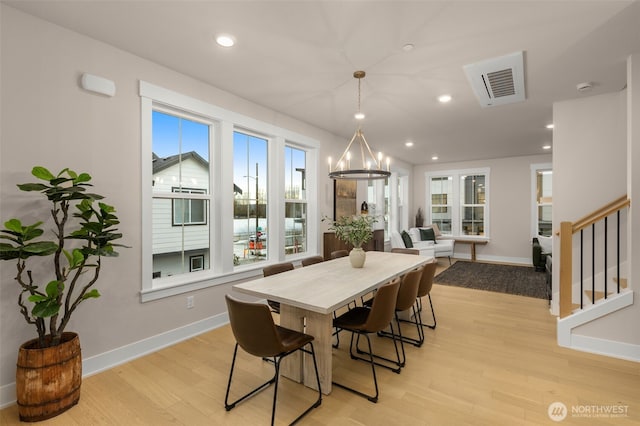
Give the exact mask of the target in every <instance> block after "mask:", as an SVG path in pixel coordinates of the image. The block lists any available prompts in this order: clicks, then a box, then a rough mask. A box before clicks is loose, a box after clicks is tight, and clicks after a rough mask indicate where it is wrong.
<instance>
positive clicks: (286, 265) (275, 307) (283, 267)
mask: <svg viewBox="0 0 640 426" xmlns="http://www.w3.org/2000/svg"><path fill="white" fill-rule="evenodd" d="M293 269H294V267H293V263H291V262H282V263H276V264H275V265H269V266H265V267H264V268H262V275H263V276H265V277H268V276H271V275H275V274H280V273H282V272H287V271H293ZM267 303H268V304H269V306H270V307H271V310H272V311H273V312H275V313H276V314H279V313H280V302H276V301H275V300H267Z"/></svg>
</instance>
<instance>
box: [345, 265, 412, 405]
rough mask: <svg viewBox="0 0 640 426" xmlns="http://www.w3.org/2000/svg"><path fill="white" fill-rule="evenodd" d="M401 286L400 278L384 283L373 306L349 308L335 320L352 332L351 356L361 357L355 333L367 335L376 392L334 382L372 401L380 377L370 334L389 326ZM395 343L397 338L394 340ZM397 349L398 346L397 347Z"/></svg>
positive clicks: (374, 398)
mask: <svg viewBox="0 0 640 426" xmlns="http://www.w3.org/2000/svg"><path fill="white" fill-rule="evenodd" d="M399 288H400V279H399V278H395V279H393V280H392V281H390V282H389V283H387V284H385V285H383V286H382V287H380V288H379V289H378V292H377V293H376V298H375V301H374V302H373V305H372V306H371V308H367V307H364V306H356V307H355V308H353V309H350V310H348V311H347V312H345V313H343V314H342V315H340V316H339V317H338V318H336V319H334V320H333V325H334V326H335V327H338V328H340V329H342V330H345V331H350V332H351V344H350V345H349V354H350V355H351V358H359V357H356V356H355V355H354V353H353V338H354V335H356V334H357V335H358V336H361V335H363V336H365V338H366V339H367V344H368V346H369V352H368V353H369V355H370V356H369V360H368V361H369V363H370V364H371V373H372V375H373V384H374V387H375V394H374V395H368V394H366V393H364V392H361V391H359V390H357V389H354V388H351V387H348V386H346V385H343V384H341V383H338V382H335V381H334V382H333V384H334V385H336V386H338V387H340V388H342V389H345V390H348V391H350V392H353V393H355V394H356V395H359V396H362V397H364V398H367V399H368V400H369V401H371V402H374V403H375V402H378V395H379V391H378V379H377V377H376V364H375V361H374V359H373V355H371V354H372V353H373V351H372V350H371V339H370V338H369V334H371V333H377V332H378V331H382V330H384V328H385V327H387V326H388V325H389V324H390V323H391V320H392V318H393V313H394V310H395V306H396V299H397V297H398V289H399ZM394 344H395V340H394ZM396 350H397V347H396Z"/></svg>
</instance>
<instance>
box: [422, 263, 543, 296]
mask: <svg viewBox="0 0 640 426" xmlns="http://www.w3.org/2000/svg"><path fill="white" fill-rule="evenodd" d="M434 283H436V284H443V285H451V286H456V287H466V288H474V289H478V290H487V291H495V292H500V293H508V294H516V295H519V296H527V297H535V298H538V299H546V298H547V290H546V276H545V274H544V273H542V272H536V271H535V270H534V269H533V267H527V266H513V265H499V264H495V263H480V262H465V261H457V262H456V263H454V264H453V265H451V266H450V267H449V268H447V269H445V270H444V271H442V272H441V273H439V274H438V275H436V277H435V279H434Z"/></svg>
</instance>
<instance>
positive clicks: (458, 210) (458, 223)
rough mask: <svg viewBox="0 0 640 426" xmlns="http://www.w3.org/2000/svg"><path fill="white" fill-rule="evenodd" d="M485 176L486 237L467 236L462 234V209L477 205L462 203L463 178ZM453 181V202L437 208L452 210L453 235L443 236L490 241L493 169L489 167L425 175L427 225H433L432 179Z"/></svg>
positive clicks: (439, 205) (450, 201)
mask: <svg viewBox="0 0 640 426" xmlns="http://www.w3.org/2000/svg"><path fill="white" fill-rule="evenodd" d="M474 175H475V176H479V175H480V176H484V187H485V189H484V192H485V202H484V204H483V205H482V206H483V207H484V219H483V224H484V225H483V226H484V235H467V234H463V233H462V221H463V215H462V209H463V208H464V207H473V206H476V204H463V203H462V198H463V197H462V190H463V189H462V188H461V180H462V177H463V176H474ZM449 177H451V180H452V186H453V187H452V195H451V198H452V200H447V204H446V205H445V204H437V205H435V206H436V207H448V208H450V209H451V233H450V234H447V233H445V232H442V231H441V232H442V234H443V235H447V236H450V237H453V238H465V239H470V240H489V239H490V238H491V228H490V224H491V220H490V219H491V208H490V206H491V202H490V201H491V196H490V194H491V191H490V188H491V169H490V168H489V167H483V168H474V169H456V170H439V171H432V172H426V173H425V187H426V191H425V192H426V196H425V200H426V204H427V206H426V209H425V210H426V223H433V211H432V207H433V205H432V203H431V201H432V192H431V179H433V178H449Z"/></svg>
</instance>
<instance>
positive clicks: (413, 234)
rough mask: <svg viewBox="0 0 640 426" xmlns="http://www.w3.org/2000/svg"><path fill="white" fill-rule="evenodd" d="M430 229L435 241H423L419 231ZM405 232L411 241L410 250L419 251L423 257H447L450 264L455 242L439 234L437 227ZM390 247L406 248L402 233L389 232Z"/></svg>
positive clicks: (411, 229) (431, 226)
mask: <svg viewBox="0 0 640 426" xmlns="http://www.w3.org/2000/svg"><path fill="white" fill-rule="evenodd" d="M421 229H422V230H427V229H432V230H433V234H434V237H435V240H423V239H422V236H423V235H422V234H421V232H420V230H421ZM404 232H407V234H408V236H409V237H410V239H411V244H412V246H413V247H412V248H414V249H417V250H420V254H421V255H423V256H434V257H447V258H449V263H451V256H453V252H454V249H455V240H454V239H453V238H448V237H445V236H443V235H442V234H440V230H439V229H438V227H437V225H427V226H423V227H420V228H410V229H409V231H404ZM391 247H392V248H407V244H406V243H405V241H404V239H403V238H402V233H401V232H397V231H391Z"/></svg>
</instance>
